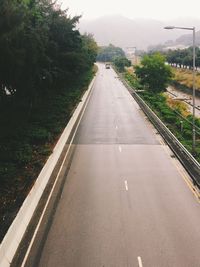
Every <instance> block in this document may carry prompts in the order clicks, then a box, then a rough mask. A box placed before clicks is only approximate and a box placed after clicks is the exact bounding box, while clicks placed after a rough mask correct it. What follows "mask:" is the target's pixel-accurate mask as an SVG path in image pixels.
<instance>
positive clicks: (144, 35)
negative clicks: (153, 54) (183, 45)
mask: <svg viewBox="0 0 200 267" xmlns="http://www.w3.org/2000/svg"><path fill="white" fill-rule="evenodd" d="M172 23H173V24H175V23H176V21H175V20H174V21H170V22H161V21H157V20H153V19H129V18H126V17H124V16H121V15H113V16H104V17H100V18H98V19H94V20H84V19H81V21H80V24H79V29H80V31H81V32H82V33H83V32H89V33H92V34H93V35H94V37H95V39H96V41H97V42H98V44H99V45H108V44H110V43H112V44H114V45H116V46H119V47H122V48H125V47H130V46H136V47H137V49H146V48H147V47H148V46H150V45H156V44H163V43H165V42H166V41H168V40H171V42H172V43H173V42H174V41H175V40H176V39H177V38H178V37H179V36H180V35H181V34H183V33H184V32H185V31H178V30H173V31H167V30H164V29H163V28H164V26H166V25H170V24H172ZM187 23H188V24H190V22H189V21H188V22H187ZM196 23H197V21H196ZM175 25H176V24H175ZM198 25H200V20H199V24H198Z"/></svg>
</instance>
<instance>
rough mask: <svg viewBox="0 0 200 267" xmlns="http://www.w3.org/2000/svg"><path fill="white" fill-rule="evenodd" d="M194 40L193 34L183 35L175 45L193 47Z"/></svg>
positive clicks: (199, 39) (198, 40) (198, 41)
mask: <svg viewBox="0 0 200 267" xmlns="http://www.w3.org/2000/svg"><path fill="white" fill-rule="evenodd" d="M195 39H196V45H198V46H199V45H200V31H197V32H196V38H195ZM192 40H193V35H192V33H191V34H184V35H181V36H180V37H179V38H178V39H176V41H175V43H176V44H180V45H185V46H191V45H192Z"/></svg>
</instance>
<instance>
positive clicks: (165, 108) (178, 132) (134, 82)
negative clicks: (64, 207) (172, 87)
mask: <svg viewBox="0 0 200 267" xmlns="http://www.w3.org/2000/svg"><path fill="white" fill-rule="evenodd" d="M146 57H151V60H153V61H154V63H155V67H154V68H153V69H151V72H150V73H151V77H150V76H149V75H148V73H147V72H146V71H147V70H148V66H147V65H148V64H149V62H150V65H152V62H151V61H150V60H149V59H148V60H146ZM156 62H157V63H156ZM159 62H160V59H158V58H157V57H154V56H152V55H151V56H145V60H142V65H141V66H140V67H139V69H140V70H141V68H144V73H147V76H144V80H142V79H143V76H141V75H139V77H138V71H137V70H138V67H136V70H135V72H131V71H128V70H127V71H126V73H125V74H124V78H125V79H126V80H127V82H128V83H129V84H130V86H131V87H133V88H134V89H136V90H138V94H139V95H140V96H141V97H142V98H143V100H144V101H145V102H146V103H147V104H148V105H149V106H150V108H151V109H152V110H153V111H154V112H155V113H156V114H157V115H158V116H159V117H160V119H161V120H162V121H163V122H164V123H165V125H166V126H167V127H168V128H169V129H170V130H171V131H172V132H173V134H174V135H175V136H176V137H177V138H178V139H179V141H180V142H181V143H182V144H183V145H184V146H185V147H186V148H187V149H188V150H189V151H190V152H192V115H191V114H190V113H189V112H188V110H187V106H186V105H185V104H184V103H182V102H181V101H174V100H172V99H170V98H169V97H168V96H167V95H166V93H165V88H166V86H167V84H168V83H169V82H170V79H171V78H172V74H171V70H170V74H169V75H168V77H166V79H165V80H162V81H163V82H162V86H161V85H159V86H158V87H156V82H157V79H158V77H157V75H158V73H160V65H159ZM168 67H169V66H167V68H168ZM157 68H158V69H157ZM161 69H162V68H161ZM168 72H169V69H168V70H167V72H166V75H167V73H168ZM139 74H140V72H139ZM147 77H150V80H149V82H148V80H147ZM152 77H153V78H154V79H155V81H153V82H152ZM166 80H167V83H166ZM158 81H159V82H160V79H158ZM153 84H154V86H151V85H153ZM158 88H159V90H158ZM195 124H196V126H197V127H198V128H197V129H196V132H197V135H196V154H195V155H194V156H195V157H196V159H197V160H198V161H199V162H200V119H197V118H196V119H195Z"/></svg>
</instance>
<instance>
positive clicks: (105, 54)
mask: <svg viewBox="0 0 200 267" xmlns="http://www.w3.org/2000/svg"><path fill="white" fill-rule="evenodd" d="M117 57H125V53H124V51H123V50H122V49H121V48H120V47H116V46H114V45H112V44H110V45H109V46H102V47H100V48H99V51H98V55H97V61H101V62H106V61H109V62H111V61H114V59H115V58H117Z"/></svg>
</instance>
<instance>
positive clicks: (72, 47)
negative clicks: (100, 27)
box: [0, 0, 97, 109]
mask: <svg viewBox="0 0 200 267" xmlns="http://www.w3.org/2000/svg"><path fill="white" fill-rule="evenodd" d="M79 18H80V17H78V16H77V17H73V18H71V17H68V16H67V11H62V10H60V9H59V8H55V7H54V4H52V3H51V1H49V0H39V1H34V0H33V1H22V0H21V1H20V0H15V1H11V0H2V1H1V2H0V102H2V101H5V99H7V98H8V95H9V96H10V95H12V96H13V98H14V101H15V102H16V101H18V99H20V101H21V102H27V108H29V109H31V107H32V106H33V105H35V104H37V102H38V99H41V98H44V97H46V94H49V93H52V92H55V91H58V90H63V89H66V84H68V85H72V84H73V83H76V82H77V80H78V81H80V80H81V79H83V78H84V76H85V75H86V73H87V72H88V70H89V69H90V68H91V67H92V65H93V63H94V61H95V58H96V54H97V45H96V43H95V41H94V39H93V37H92V36H91V35H86V34H85V35H83V36H81V35H80V33H79V31H78V30H77V29H76V24H77V23H78V21H79ZM77 77H78V79H77ZM22 98H23V99H24V101H22Z"/></svg>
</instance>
